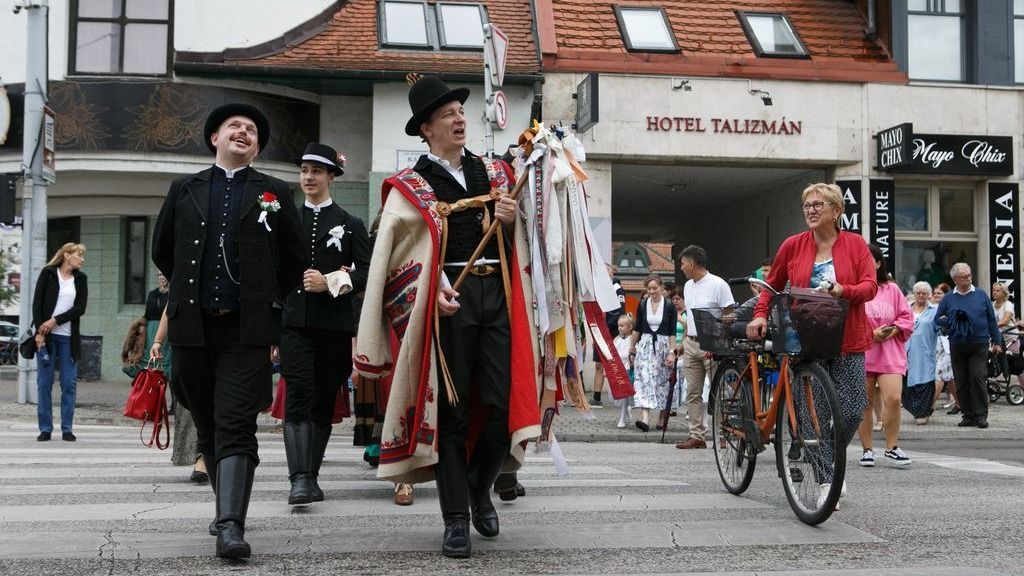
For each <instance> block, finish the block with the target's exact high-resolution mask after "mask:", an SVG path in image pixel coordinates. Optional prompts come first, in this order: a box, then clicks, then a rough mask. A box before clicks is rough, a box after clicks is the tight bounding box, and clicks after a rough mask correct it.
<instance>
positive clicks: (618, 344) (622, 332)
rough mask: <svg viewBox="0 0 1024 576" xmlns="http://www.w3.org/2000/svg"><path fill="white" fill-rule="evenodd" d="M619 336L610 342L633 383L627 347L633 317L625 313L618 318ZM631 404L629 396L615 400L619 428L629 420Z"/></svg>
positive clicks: (631, 331) (630, 339) (631, 400)
mask: <svg viewBox="0 0 1024 576" xmlns="http://www.w3.org/2000/svg"><path fill="white" fill-rule="evenodd" d="M618 328H619V335H618V336H616V337H615V340H614V341H613V342H612V343H613V344H615V350H616V351H617V352H618V353H619V358H622V363H623V364H624V365H625V367H626V370H627V371H628V372H629V380H630V382H632V381H633V363H632V362H631V360H632V358H630V356H629V346H630V343H631V341H632V338H631V336H632V334H633V317H632V316H630V315H629V313H628V312H627V313H626V314H623V315H622V316H619V322H618ZM632 403H633V397H632V396H629V397H626V398H623V399H621V400H616V401H615V405H616V406H618V407H619V428H625V427H626V423H627V422H629V420H630V418H631V417H630V415H629V408H630V406H631V405H632Z"/></svg>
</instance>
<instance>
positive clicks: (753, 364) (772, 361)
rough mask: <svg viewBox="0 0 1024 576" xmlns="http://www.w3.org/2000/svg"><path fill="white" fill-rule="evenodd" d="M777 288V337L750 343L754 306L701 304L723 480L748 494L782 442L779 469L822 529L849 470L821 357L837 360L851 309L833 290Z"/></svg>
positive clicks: (803, 514)
mask: <svg viewBox="0 0 1024 576" xmlns="http://www.w3.org/2000/svg"><path fill="white" fill-rule="evenodd" d="M738 282H742V283H743V284H747V283H748V282H749V283H753V284H756V285H758V286H760V287H762V289H765V290H769V291H770V292H771V293H772V299H771V304H770V306H769V310H770V315H769V318H768V334H767V336H766V337H765V339H764V340H760V341H755V340H749V339H748V338H747V335H746V327H747V324H748V323H749V321H750V320H751V319H752V317H753V307H752V306H742V307H740V308H739V309H737V310H736V311H735V312H733V311H731V310H729V309H725V310H723V309H718V308H704V309H701V308H696V309H693V310H691V313H692V314H693V315H694V323H695V324H696V327H697V339H698V341H699V343H700V347H701V349H702V350H704V351H706V352H711V353H712V354H713V357H714V359H715V361H717V362H718V366H717V369H716V370H715V376H714V378H713V380H712V383H711V395H710V398H709V401H708V412H709V413H710V414H711V428H712V430H713V431H714V441H713V446H714V452H715V463H716V464H717V466H718V474H719V476H720V477H721V479H722V484H724V485H725V488H726V489H727V490H728V491H729V492H731V493H733V494H742V493H743V492H744V491H745V490H746V489H747V488H748V487H749V486H750V482H751V480H752V479H753V477H754V468H755V465H756V463H757V456H758V454H760V453H761V452H764V450H765V448H767V446H768V444H774V445H775V466H776V470H777V471H778V474H779V477H780V478H781V479H782V486H783V489H784V490H785V493H786V499H787V500H788V501H789V505H790V507H791V508H792V509H793V512H794V513H795V514H796V516H797V518H799V519H800V520H801V521H802V522H804V523H806V524H810V525H817V524H820V523H822V522H824V521H825V520H827V519H828V518H829V516H831V515H832V512H833V511H834V510H835V507H836V503H837V502H838V501H839V496H840V492H841V490H842V485H843V478H844V476H845V472H846V447H845V446H844V445H843V444H842V440H841V438H843V437H844V436H843V434H842V432H843V430H844V428H845V423H844V421H843V416H842V411H841V410H840V409H839V401H838V398H837V396H836V393H835V388H834V385H833V383H832V379H831V378H830V377H829V375H828V373H827V372H826V371H825V369H824V368H822V367H821V365H819V364H818V362H816V360H818V359H822V358H829V357H836V356H838V355H839V349H840V346H841V344H842V337H843V324H844V322H845V318H846V305H847V303H846V302H845V301H843V300H836V299H834V298H832V297H831V296H828V295H827V294H822V293H820V292H816V291H813V290H808V289H801V288H792V289H789V290H787V291H785V292H782V293H780V292H777V291H775V290H774V289H772V287H771V286H769V285H768V284H767V283H765V282H763V281H761V280H758V279H756V278H742V279H733V280H730V283H738Z"/></svg>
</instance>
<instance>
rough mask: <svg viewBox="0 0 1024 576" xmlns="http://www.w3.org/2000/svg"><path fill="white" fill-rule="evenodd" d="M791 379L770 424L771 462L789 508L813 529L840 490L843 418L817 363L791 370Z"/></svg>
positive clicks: (825, 517)
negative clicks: (772, 430) (789, 396)
mask: <svg viewBox="0 0 1024 576" xmlns="http://www.w3.org/2000/svg"><path fill="white" fill-rule="evenodd" d="M791 378H792V380H791V385H790V394H792V404H790V402H788V401H787V399H786V398H785V397H782V398H781V399H780V400H781V401H780V404H781V405H780V406H779V411H778V417H777V419H776V421H775V463H776V467H777V468H778V472H779V476H780V477H781V478H782V487H783V489H784V490H785V492H786V499H787V500H789V506H790V508H792V509H793V512H794V513H795V514H796V516H797V518H799V519H800V521H801V522H803V523H805V524H810V525H812V526H814V525H817V524H821V523H822V522H824V521H825V520H828V517H829V516H831V515H832V512H833V511H834V510H835V508H836V503H837V502H838V501H839V495H840V492H841V491H842V488H843V479H844V477H845V475H846V446H844V445H843V444H842V440H841V438H843V434H842V431H843V429H844V422H843V415H842V412H841V411H840V409H839V401H838V399H837V397H836V393H835V389H834V386H833V384H832V379H831V378H829V376H828V373H827V372H825V370H824V369H823V368H822V367H821V366H819V365H818V364H817V363H815V362H806V363H801V364H798V365H795V366H792V377H791ZM790 406H792V411H791V408H790Z"/></svg>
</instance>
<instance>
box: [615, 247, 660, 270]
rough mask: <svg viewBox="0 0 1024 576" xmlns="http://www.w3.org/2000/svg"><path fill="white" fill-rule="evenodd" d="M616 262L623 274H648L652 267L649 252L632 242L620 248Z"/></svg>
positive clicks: (616, 255)
mask: <svg viewBox="0 0 1024 576" xmlns="http://www.w3.org/2000/svg"><path fill="white" fill-rule="evenodd" d="M615 262H616V264H617V266H618V269H619V273H621V274H647V272H648V270H649V269H650V266H651V259H650V258H649V257H648V256H647V250H644V248H643V246H641V245H640V244H636V243H632V242H629V243H626V244H623V245H622V246H619V249H618V251H617V252H616V254H615Z"/></svg>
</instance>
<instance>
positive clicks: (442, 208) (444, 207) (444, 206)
mask: <svg viewBox="0 0 1024 576" xmlns="http://www.w3.org/2000/svg"><path fill="white" fill-rule="evenodd" d="M436 210H437V213H438V214H440V215H441V217H442V218H447V217H448V215H449V214H451V213H452V206H451V204H449V203H447V202H445V201H444V200H438V202H437V206H436Z"/></svg>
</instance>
